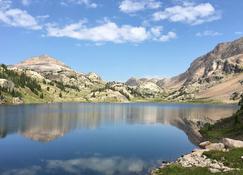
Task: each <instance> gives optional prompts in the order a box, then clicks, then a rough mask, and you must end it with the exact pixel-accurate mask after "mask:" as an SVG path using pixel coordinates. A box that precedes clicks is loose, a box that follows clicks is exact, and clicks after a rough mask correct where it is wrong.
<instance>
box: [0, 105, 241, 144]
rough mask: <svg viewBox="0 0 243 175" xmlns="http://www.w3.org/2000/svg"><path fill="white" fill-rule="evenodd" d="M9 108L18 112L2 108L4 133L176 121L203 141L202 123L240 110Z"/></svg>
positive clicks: (53, 133)
mask: <svg viewBox="0 0 243 175" xmlns="http://www.w3.org/2000/svg"><path fill="white" fill-rule="evenodd" d="M9 108H11V111H12V112H15V115H12V112H9V110H10V109H6V108H2V109H0V112H1V113H0V137H1V138H4V137H7V135H9V134H11V133H19V134H20V135H23V136H25V137H27V138H29V139H31V140H34V141H39V142H50V141H52V140H55V139H57V138H60V137H62V136H64V135H65V134H67V133H69V132H71V131H73V130H76V129H96V128H100V127H102V126H103V125H104V124H106V123H109V124H110V125H116V124H117V123H124V122H125V123H128V124H131V125H132V124H142V125H147V124H150V125H153V124H165V125H172V126H175V127H177V128H179V129H181V130H183V131H184V132H185V133H186V134H187V135H188V137H189V139H190V140H191V141H192V142H193V143H199V142H200V135H199V132H198V130H199V127H200V126H202V125H203V124H205V123H213V122H215V121H216V120H218V119H221V118H224V117H228V116H231V115H232V113H233V112H234V111H235V110H237V108H231V107H227V106H226V107H209V106H207V105H205V106H198V107H197V106H194V107H190V106H187V105H183V106H176V105H165V106H153V105H143V104H140V105H138V104H126V105H125V104H124V105H122V104H50V105H34V106H25V107H24V108H21V106H16V107H14V108H13V107H9ZM18 111H19V112H18ZM20 111H21V112H20Z"/></svg>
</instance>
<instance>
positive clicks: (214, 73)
mask: <svg viewBox="0 0 243 175" xmlns="http://www.w3.org/2000/svg"><path fill="white" fill-rule="evenodd" d="M151 81H152V82H153V83H155V84H156V85H158V86H159V87H160V88H162V89H166V91H167V92H168V95H167V97H166V99H167V100H172V101H186V100H205V101H217V102H226V103H234V102H237V101H238V100H239V98H240V94H241V93H242V92H243V38H240V39H238V40H235V41H233V42H226V43H221V44H218V45H217V46H216V47H215V48H214V49H213V50H212V51H211V52H209V53H207V54H205V55H203V56H201V57H199V58H197V59H196V60H195V61H193V62H192V64H191V65H190V67H189V69H188V70H187V71H186V72H184V73H182V74H180V75H178V76H175V77H172V78H164V79H160V80H157V81H156V80H154V79H153V80H148V79H135V78H131V79H129V80H128V81H127V82H126V84H127V85H135V86H139V84H141V82H151Z"/></svg>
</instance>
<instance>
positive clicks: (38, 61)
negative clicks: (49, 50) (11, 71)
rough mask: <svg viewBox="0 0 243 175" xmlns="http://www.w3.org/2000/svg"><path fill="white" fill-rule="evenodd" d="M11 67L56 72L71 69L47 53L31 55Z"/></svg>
mask: <svg viewBox="0 0 243 175" xmlns="http://www.w3.org/2000/svg"><path fill="white" fill-rule="evenodd" d="M13 67H16V68H19V69H31V70H34V71H36V72H47V71H52V72H58V71H62V70H71V69H70V68H69V67H68V66H66V65H65V64H64V63H63V62H61V61H59V60H57V59H55V58H53V57H51V56H49V55H41V56H35V57H31V58H29V59H26V60H24V61H22V62H21V63H19V64H16V65H14V66H13Z"/></svg>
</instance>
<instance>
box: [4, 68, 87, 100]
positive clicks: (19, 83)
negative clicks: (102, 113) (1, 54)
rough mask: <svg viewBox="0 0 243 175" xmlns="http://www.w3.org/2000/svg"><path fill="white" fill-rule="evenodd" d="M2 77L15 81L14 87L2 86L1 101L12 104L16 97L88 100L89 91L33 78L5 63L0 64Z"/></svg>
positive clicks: (21, 98)
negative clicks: (8, 66) (10, 68)
mask: <svg viewBox="0 0 243 175" xmlns="http://www.w3.org/2000/svg"><path fill="white" fill-rule="evenodd" d="M0 79H6V80H9V81H11V82H13V83H14V88H13V89H8V88H4V87H1V86H0V102H2V103H7V104H12V103H13V99H14V98H18V99H20V100H22V101H23V103H47V102H64V101H65V102H69V101H86V99H85V98H84V97H85V96H86V95H87V94H88V93H89V92H88V91H87V90H83V91H79V90H78V89H77V87H73V86H69V85H64V84H63V83H62V82H56V81H46V80H45V79H44V80H38V79H34V78H31V77H29V76H27V74H26V73H25V72H24V71H22V72H19V71H14V70H9V69H8V68H7V66H6V65H4V64H2V65H0Z"/></svg>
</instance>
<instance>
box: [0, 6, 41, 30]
mask: <svg viewBox="0 0 243 175" xmlns="http://www.w3.org/2000/svg"><path fill="white" fill-rule="evenodd" d="M0 22H3V23H5V24H8V25H10V26H14V27H23V28H27V29H32V30H39V29H41V26H40V25H39V24H38V22H37V21H36V19H35V18H34V17H33V16H31V15H30V14H28V12H26V11H24V10H21V9H9V10H6V11H0Z"/></svg>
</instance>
